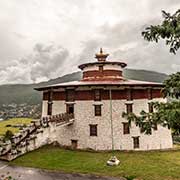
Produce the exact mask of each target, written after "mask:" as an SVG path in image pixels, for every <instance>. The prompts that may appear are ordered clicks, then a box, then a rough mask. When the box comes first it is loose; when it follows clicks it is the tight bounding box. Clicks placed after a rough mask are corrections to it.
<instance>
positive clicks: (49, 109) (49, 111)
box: [47, 102, 53, 116]
mask: <svg viewBox="0 0 180 180" xmlns="http://www.w3.org/2000/svg"><path fill="white" fill-rule="evenodd" d="M52 104H53V103H52V102H48V106H47V115H48V116H51V115H52Z"/></svg>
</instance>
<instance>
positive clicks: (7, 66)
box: [0, 0, 180, 84]
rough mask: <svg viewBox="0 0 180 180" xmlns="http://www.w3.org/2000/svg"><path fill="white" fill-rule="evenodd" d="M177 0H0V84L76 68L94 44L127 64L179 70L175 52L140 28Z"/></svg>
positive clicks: (41, 78)
mask: <svg viewBox="0 0 180 180" xmlns="http://www.w3.org/2000/svg"><path fill="white" fill-rule="evenodd" d="M178 8H180V0H138V1H137V0H111V1H110V0H0V24H1V28H0V43H1V48H0V84H6V83H33V82H40V81H45V80H48V79H51V78H56V77H59V76H61V75H64V74H66V73H71V72H74V71H77V70H78V69H77V65H79V64H81V63H85V62H90V61H94V60H95V59H94V54H95V52H97V51H99V48H100V47H103V48H104V51H106V52H107V53H109V54H110V56H109V59H112V60H119V61H124V62H126V63H127V64H128V67H129V68H134V69H147V70H155V71H159V72H164V73H168V74H169V73H173V72H177V71H180V53H179V52H178V53H177V55H173V54H170V53H169V49H168V47H166V46H165V45H164V43H163V42H162V43H159V44H156V43H148V42H146V41H144V40H143V38H142V36H141V31H142V30H143V29H144V28H145V27H146V26H148V25H150V24H157V23H160V22H161V20H162V16H161V10H166V11H168V12H175V10H177V9H178Z"/></svg>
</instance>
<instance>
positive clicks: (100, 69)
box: [99, 65, 104, 73]
mask: <svg viewBox="0 0 180 180" xmlns="http://www.w3.org/2000/svg"><path fill="white" fill-rule="evenodd" d="M103 71H104V67H103V65H99V72H101V73H102V72H103Z"/></svg>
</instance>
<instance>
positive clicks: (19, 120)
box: [0, 118, 32, 136]
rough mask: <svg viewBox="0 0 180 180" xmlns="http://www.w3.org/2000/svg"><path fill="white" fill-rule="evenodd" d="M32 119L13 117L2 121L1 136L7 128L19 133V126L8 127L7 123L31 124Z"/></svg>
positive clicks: (0, 126) (0, 124)
mask: <svg viewBox="0 0 180 180" xmlns="http://www.w3.org/2000/svg"><path fill="white" fill-rule="evenodd" d="M31 121H32V119H30V118H12V119H9V120H5V121H1V122H0V136H2V135H4V134H5V132H6V131H7V130H10V131H12V132H13V133H17V132H18V131H19V128H14V127H6V125H9V124H10V125H15V124H29V123H30V122H31Z"/></svg>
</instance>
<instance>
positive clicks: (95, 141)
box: [42, 98, 172, 150]
mask: <svg viewBox="0 0 180 180" xmlns="http://www.w3.org/2000/svg"><path fill="white" fill-rule="evenodd" d="M151 101H152V100H151ZM153 101H162V102H165V101H166V99H163V98H156V99H153ZM127 102H129V101H127V100H113V101H112V107H113V108H112V109H113V113H112V118H113V130H114V144H115V149H117V150H133V138H132V137H136V136H139V141H140V148H139V149H137V150H150V149H166V148H172V137H171V132H170V130H169V129H167V128H164V127H162V126H159V125H158V130H156V131H155V130H152V135H145V134H142V133H140V129H139V128H138V127H136V126H135V125H134V124H132V126H131V128H130V134H126V135H124V134H123V122H126V119H124V118H122V112H123V111H126V103H127ZM148 102H150V101H149V100H147V99H140V100H133V101H132V103H133V112H134V113H136V114H139V113H140V111H141V110H145V111H147V110H148ZM74 103H75V104H74V114H75V121H74V124H73V125H72V126H65V127H56V130H55V131H54V133H55V134H56V139H57V141H58V142H59V143H60V144H61V145H64V146H71V140H78V148H79V149H87V148H90V149H94V150H110V149H111V147H112V143H111V142H112V140H111V125H110V113H109V112H110V104H109V100H102V101H100V102H95V101H91V100H89V101H75V102H74ZM95 104H101V105H102V116H94V105H95ZM52 109H53V111H52V113H53V114H59V113H62V112H65V111H66V102H65V101H53V108H52ZM42 112H43V114H42V115H43V116H46V115H47V101H43V111H42ZM90 124H97V129H98V135H97V136H90V129H89V125H90Z"/></svg>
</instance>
